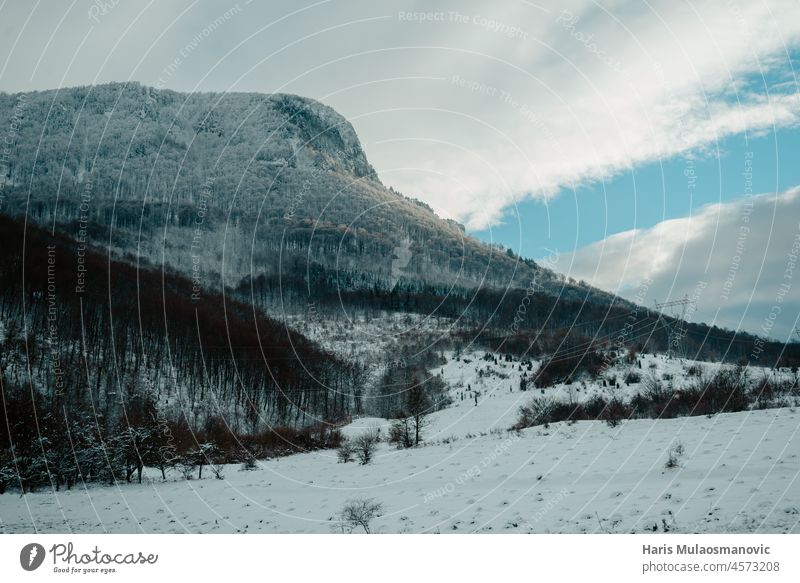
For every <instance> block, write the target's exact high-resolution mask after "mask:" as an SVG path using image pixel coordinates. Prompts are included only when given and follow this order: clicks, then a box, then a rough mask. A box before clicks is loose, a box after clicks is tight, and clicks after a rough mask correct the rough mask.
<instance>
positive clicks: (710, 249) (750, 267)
mask: <svg viewBox="0 0 800 583" xmlns="http://www.w3.org/2000/svg"><path fill="white" fill-rule="evenodd" d="M556 268H557V269H558V270H560V271H564V272H565V273H568V274H569V275H570V276H571V277H574V278H576V279H583V280H585V281H587V282H589V283H591V284H593V285H596V286H598V287H601V288H604V289H607V290H611V291H616V292H618V293H620V294H621V295H623V296H627V297H631V298H632V296H633V295H634V293H635V291H636V289H637V286H638V285H639V283H640V281H642V280H643V279H645V278H649V279H651V280H652V284H651V285H650V288H649V294H650V299H651V300H656V299H658V300H664V299H678V298H682V297H684V296H685V295H688V296H689V297H696V299H697V311H696V312H695V313H694V315H693V319H694V321H698V322H699V321H705V322H707V323H715V324H717V325H721V326H725V327H728V328H732V329H743V330H748V331H751V332H754V333H757V334H762V335H768V336H772V337H774V338H778V339H780V340H784V341H785V340H788V339H791V338H792V334H793V330H794V328H795V327H796V326H797V324H798V318H799V317H800V293H798V292H799V291H800V189H793V190H790V191H787V192H784V193H782V194H778V195H776V194H762V195H758V196H753V197H745V198H742V199H739V200H736V201H733V202H728V203H724V204H715V205H709V206H706V207H704V208H702V209H701V210H700V211H699V212H698V213H696V214H695V215H693V216H691V217H685V218H681V219H674V220H669V221H664V222H662V223H659V224H658V225H655V226H654V227H651V228H649V229H641V230H631V231H626V232H624V233H618V234H616V235H612V236H610V237H608V238H607V239H605V240H603V241H599V242H597V243H593V244H591V245H588V246H586V247H584V248H582V249H578V250H577V251H575V252H574V253H571V254H566V255H564V256H562V257H560V258H559V263H558V265H557V266H556ZM697 290H701V291H700V293H698V292H697Z"/></svg>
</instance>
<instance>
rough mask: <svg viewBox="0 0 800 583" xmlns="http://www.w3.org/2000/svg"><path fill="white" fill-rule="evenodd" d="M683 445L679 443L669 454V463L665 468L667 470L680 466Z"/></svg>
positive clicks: (675, 444) (673, 446)
mask: <svg viewBox="0 0 800 583" xmlns="http://www.w3.org/2000/svg"><path fill="white" fill-rule="evenodd" d="M683 453H684V450H683V444H682V443H681V442H680V441H679V442H677V443H674V444H673V445H672V446H671V447H670V448H669V451H668V453H667V463H666V464H664V467H666V468H667V469H672V468H677V467H678V466H680V461H681V458H682V457H683Z"/></svg>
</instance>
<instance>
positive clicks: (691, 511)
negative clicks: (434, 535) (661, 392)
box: [0, 409, 800, 533]
mask: <svg viewBox="0 0 800 583" xmlns="http://www.w3.org/2000/svg"><path fill="white" fill-rule="evenodd" d="M364 426H365V427H369V425H367V424H365V425H364ZM799 432H800V415H799V414H798V413H797V412H796V411H794V410H791V409H772V410H763V411H753V412H743V413H733V414H724V415H717V416H713V417H710V418H707V417H687V418H682V419H669V420H658V421H653V420H633V421H627V422H624V423H622V424H621V425H619V426H618V427H616V428H611V427H609V426H608V425H606V424H604V423H600V422H595V421H582V422H577V423H573V424H571V425H570V424H567V423H558V424H553V425H551V426H550V427H549V428H548V429H544V428H533V429H528V430H525V431H522V432H520V433H509V432H495V433H493V434H488V435H484V436H478V437H474V438H461V439H456V440H453V441H450V443H438V444H434V445H427V446H425V447H420V448H415V449H410V450H402V451H400V450H396V449H393V448H390V447H389V446H388V445H386V444H381V445H380V446H379V450H378V454H377V456H376V458H375V460H374V462H373V463H372V464H370V465H368V466H361V465H358V464H356V463H347V464H342V463H337V460H336V455H335V452H332V451H324V452H314V453H308V454H300V455H295V456H291V457H288V458H282V459H275V460H270V461H266V462H260V463H259V468H258V469H257V470H255V471H243V470H242V469H241V468H239V467H238V466H230V467H228V468H227V471H226V472H225V479H224V480H217V479H214V478H213V477H211V476H210V473H209V472H207V474H208V477H207V478H205V479H203V480H191V481H183V480H179V479H178V478H177V476H176V475H173V476H172V477H171V478H170V479H169V480H168V481H167V482H166V483H164V482H161V481H160V480H159V479H158V478H157V475H156V473H154V472H150V473H149V474H148V482H147V483H146V484H143V485H136V484H131V485H128V484H126V485H123V486H120V487H91V488H89V489H86V490H83V489H76V490H73V491H70V492H60V493H35V494H28V495H25V496H22V497H21V496H19V495H18V494H5V495H2V496H0V525H2V531H3V532H6V533H11V532H32V531H39V532H106V531H107V532H323V533H325V532H331V531H332V530H336V522H337V514H338V511H339V510H340V509H341V507H342V506H343V505H344V504H345V502H346V501H347V500H349V499H351V498H353V497H356V496H366V497H370V498H375V499H376V500H377V501H379V502H381V503H382V504H383V507H384V511H383V514H382V516H381V517H380V518H377V519H375V520H374V522H373V524H372V528H373V531H374V532H523V533H524V532H603V531H607V532H642V531H651V530H654V529H655V530H657V531H658V532H662V531H663V530H664V525H665V524H666V527H667V528H668V529H669V530H670V531H677V532H728V531H735V532H751V531H761V532H800V526H798V524H799V523H800V480H798V473H799V472H800V458H798V454H799V453H800V436H798V433H799ZM676 441H680V442H681V443H682V444H683V447H684V451H685V453H684V454H683V456H682V458H681V459H680V461H679V467H677V468H674V469H666V468H665V461H666V459H667V455H668V453H667V452H668V450H669V448H670V447H671V446H673V444H674V443H675V442H676Z"/></svg>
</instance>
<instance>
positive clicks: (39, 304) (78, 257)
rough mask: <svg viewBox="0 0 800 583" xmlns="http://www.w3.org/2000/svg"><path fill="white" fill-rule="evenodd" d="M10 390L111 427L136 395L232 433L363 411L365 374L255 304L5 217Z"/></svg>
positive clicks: (2, 306) (2, 288) (1, 280)
mask: <svg viewBox="0 0 800 583" xmlns="http://www.w3.org/2000/svg"><path fill="white" fill-rule="evenodd" d="M0 241H2V245H3V249H4V253H3V254H2V257H0V294H1V297H2V299H1V300H0V322H2V325H3V352H2V362H0V365H1V366H2V374H3V378H4V379H5V382H6V383H11V384H12V385H13V386H20V387H28V389H26V390H30V389H31V388H33V389H35V390H36V391H37V392H39V393H41V394H42V395H43V396H45V397H47V398H48V399H49V400H50V402H51V404H52V406H53V407H54V409H56V410H61V409H62V408H64V407H66V408H67V409H70V408H72V407H73V406H75V407H78V406H83V405H86V404H91V405H92V407H93V408H94V410H95V411H100V412H102V413H103V414H104V415H105V416H106V417H107V418H108V419H113V418H115V417H118V416H120V415H123V414H124V409H125V403H126V399H127V398H128V397H131V396H134V395H140V394H147V395H151V396H152V397H153V398H154V400H155V402H156V403H157V404H158V406H159V408H160V409H162V410H164V411H167V412H168V413H169V414H170V415H173V416H183V417H186V418H187V419H189V420H190V421H191V422H192V424H193V425H197V426H201V425H202V424H204V423H205V422H206V421H207V418H208V417H209V416H210V415H221V416H224V417H225V418H226V422H227V423H228V424H229V425H231V427H232V429H233V430H235V431H246V430H250V431H254V430H257V429H261V428H263V427H264V426H265V425H306V424H308V423H310V422H312V421H322V420H335V419H339V418H343V417H345V416H347V415H349V414H350V413H351V412H353V411H357V410H358V409H359V407H360V406H361V390H362V384H363V381H362V379H363V374H364V371H363V370H362V369H361V368H360V367H359V366H357V365H354V364H350V363H346V362H344V361H342V360H341V359H339V358H337V357H336V356H335V355H332V354H329V353H326V352H324V351H323V350H321V349H320V348H319V347H318V346H316V345H314V344H313V343H311V342H310V341H309V340H307V339H306V338H304V337H303V336H301V335H300V334H298V333H295V332H292V331H290V330H287V329H286V327H285V326H284V325H283V324H282V323H280V322H277V321H275V320H273V319H271V318H269V317H267V316H266V315H264V314H263V313H262V312H260V311H259V310H256V309H254V308H252V307H251V306H249V305H247V304H244V303H242V302H239V301H237V300H235V299H232V298H230V297H226V296H225V295H223V294H219V293H216V292H213V291H211V292H209V291H205V290H203V291H202V292H198V291H197V289H196V288H195V287H194V286H193V284H192V282H191V281H190V280H188V279H186V278H184V277H182V276H180V275H176V274H171V273H166V272H161V271H156V270H152V269H150V268H144V267H137V266H135V265H130V264H127V263H122V262H118V261H114V260H110V259H109V258H108V257H104V256H103V255H101V254H100V253H98V252H96V251H94V250H92V249H91V248H83V247H81V246H79V245H78V244H76V243H75V242H74V241H71V240H69V239H67V238H65V237H62V236H56V237H52V236H50V234H49V233H47V232H46V231H43V230H41V229H39V228H36V227H31V226H30V225H28V227H27V230H26V229H25V225H24V224H23V222H21V221H18V220H15V219H11V218H8V217H2V216H0Z"/></svg>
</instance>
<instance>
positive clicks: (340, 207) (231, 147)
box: [0, 84, 611, 301]
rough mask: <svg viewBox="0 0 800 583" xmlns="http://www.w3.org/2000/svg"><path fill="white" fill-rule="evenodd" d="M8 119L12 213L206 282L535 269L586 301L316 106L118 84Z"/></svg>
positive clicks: (42, 97) (455, 275) (372, 282)
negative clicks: (404, 188) (412, 195)
mask: <svg viewBox="0 0 800 583" xmlns="http://www.w3.org/2000/svg"><path fill="white" fill-rule="evenodd" d="M12 118H13V119H15V121H16V123H15V127H16V128H17V129H16V134H15V140H14V143H13V144H12V145H11V147H10V150H9V163H8V173H7V176H6V177H5V178H6V184H5V188H4V196H5V198H6V200H5V202H4V209H5V211H6V212H10V213H15V214H25V215H27V216H28V217H29V219H30V220H33V221H37V222H39V223H42V224H48V225H50V224H55V225H56V226H57V228H58V229H59V230H63V231H64V232H65V233H67V234H69V235H70V236H72V237H74V238H77V239H86V240H88V241H90V242H93V243H95V244H97V245H98V246H107V247H110V248H111V249H112V251H113V252H114V253H115V254H116V255H117V256H119V257H125V256H126V255H134V256H139V257H144V258H147V259H149V260H150V261H151V262H153V263H156V264H161V263H164V264H167V265H169V266H170V267H171V268H173V269H175V270H177V271H182V272H184V273H186V274H188V275H190V276H192V277H195V276H197V277H198V278H199V279H201V280H202V283H203V285H205V286H215V287H217V288H221V287H222V285H225V286H233V287H235V286H237V285H239V284H240V283H242V282H247V281H249V279H250V278H251V277H258V276H260V275H265V276H270V275H276V274H279V273H288V274H289V275H297V274H298V272H299V273H302V272H303V271H304V270H305V269H306V268H308V266H310V265H320V266H322V267H323V268H325V269H328V270H332V271H335V272H336V273H339V274H342V276H343V277H344V278H345V279H347V280H348V282H349V283H350V284H353V285H360V286H363V287H367V288H374V287H381V288H388V289H390V288H391V287H393V285H394V284H395V283H396V282H397V281H398V280H403V279H405V280H410V281H424V282H429V283H436V284H452V283H457V284H458V285H461V286H463V287H472V286H488V287H497V288H504V287H506V286H509V285H511V286H518V287H525V286H526V285H527V284H528V282H529V281H530V280H531V278H532V277H533V275H534V273H536V274H537V276H538V279H539V281H540V283H541V284H542V285H545V286H547V287H548V289H550V290H551V291H552V292H553V293H557V292H560V293H562V294H567V295H575V296H577V295H580V294H582V293H586V292H587V291H591V290H589V289H588V288H583V289H579V288H577V287H575V286H570V285H567V286H566V287H563V285H562V283H563V282H562V281H561V279H560V278H559V277H557V276H556V275H554V274H552V273H551V272H548V271H547V270H545V269H540V268H538V267H537V265H536V264H535V263H534V262H533V261H530V260H522V259H520V258H518V257H516V256H514V255H513V254H512V253H507V252H505V250H502V249H500V248H498V247H493V246H489V245H486V244H484V243H481V242H478V241H477V240H475V239H473V238H472V237H469V236H467V235H465V233H464V230H463V227H461V226H460V225H458V224H456V223H454V222H452V221H445V220H442V219H440V218H439V217H437V216H436V215H435V214H434V213H433V212H432V211H431V209H430V208H429V207H427V206H426V205H425V204H423V203H421V202H418V201H415V200H412V199H409V198H406V197H404V196H402V195H401V194H399V193H396V192H394V191H393V190H392V189H390V188H386V187H385V186H384V185H383V184H381V183H380V181H379V180H378V178H377V176H376V174H375V172H374V170H373V169H372V167H371V166H370V165H369V163H368V162H367V159H366V157H365V155H364V152H363V151H362V149H361V146H360V144H359V141H358V138H357V136H356V134H355V132H354V130H353V128H352V126H351V125H350V123H349V122H347V120H345V119H344V118H343V117H341V116H340V115H339V114H337V113H336V112H334V111H333V110H332V109H330V108H329V107H327V106H325V105H322V104H321V103H318V102H315V101H313V100H310V99H305V98H301V97H297V96H293V95H262V94H254V93H224V94H222V93H221V94H212V93H202V94H181V93H176V92H172V91H166V90H164V91H159V90H156V89H153V88H148V87H144V86H141V85H138V84H108V85H99V86H93V87H80V88H72V89H61V90H58V91H55V90H53V91H43V92H34V93H27V94H15V95H8V94H3V95H0V123H7V122H9V121H10V120H11V119H12ZM400 250H402V252H403V253H407V254H408V257H407V260H405V261H400V262H397V261H396V260H397V259H398V253H399V252H400ZM562 288H563V289H562ZM591 293H592V294H593V295H594V296H595V297H596V299H603V300H604V301H610V297H611V296H609V295H608V294H604V293H602V292H599V291H597V290H593V291H591Z"/></svg>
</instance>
